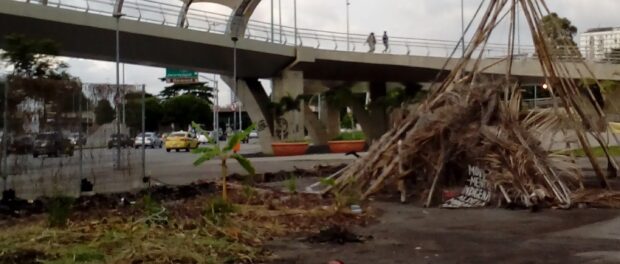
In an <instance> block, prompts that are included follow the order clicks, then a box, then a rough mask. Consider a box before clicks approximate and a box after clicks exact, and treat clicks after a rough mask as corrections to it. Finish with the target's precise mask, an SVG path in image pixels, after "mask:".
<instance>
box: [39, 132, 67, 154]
mask: <svg viewBox="0 0 620 264" xmlns="http://www.w3.org/2000/svg"><path fill="white" fill-rule="evenodd" d="M62 154H66V155H69V156H73V145H72V144H71V141H70V140H69V139H68V138H66V137H64V136H63V135H62V133H60V132H46V133H40V134H38V135H37V136H36V137H35V139H34V147H33V150H32V156H33V157H35V158H37V157H39V156H40V155H47V156H50V157H59V156H60V155H62Z"/></svg>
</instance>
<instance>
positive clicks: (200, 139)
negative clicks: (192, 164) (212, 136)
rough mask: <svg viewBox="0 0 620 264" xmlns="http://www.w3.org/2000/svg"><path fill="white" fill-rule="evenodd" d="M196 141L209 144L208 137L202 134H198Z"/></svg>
mask: <svg viewBox="0 0 620 264" xmlns="http://www.w3.org/2000/svg"><path fill="white" fill-rule="evenodd" d="M198 143H200V144H209V138H208V137H207V136H205V135H203V134H200V135H198Z"/></svg>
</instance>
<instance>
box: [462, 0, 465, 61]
mask: <svg viewBox="0 0 620 264" xmlns="http://www.w3.org/2000/svg"><path fill="white" fill-rule="evenodd" d="M461 57H465V12H464V4H463V0H461Z"/></svg>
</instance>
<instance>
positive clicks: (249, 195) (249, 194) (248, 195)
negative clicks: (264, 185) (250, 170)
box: [242, 184, 256, 203]
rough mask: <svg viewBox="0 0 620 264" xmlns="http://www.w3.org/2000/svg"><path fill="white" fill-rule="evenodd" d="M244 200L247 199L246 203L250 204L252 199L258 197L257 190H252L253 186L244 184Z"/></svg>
mask: <svg viewBox="0 0 620 264" xmlns="http://www.w3.org/2000/svg"><path fill="white" fill-rule="evenodd" d="M242 194H243V198H245V200H246V203H250V201H252V199H253V198H254V197H255V196H256V190H254V188H252V186H250V185H248V184H243V192H242Z"/></svg>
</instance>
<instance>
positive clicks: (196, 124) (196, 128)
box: [192, 121, 205, 134]
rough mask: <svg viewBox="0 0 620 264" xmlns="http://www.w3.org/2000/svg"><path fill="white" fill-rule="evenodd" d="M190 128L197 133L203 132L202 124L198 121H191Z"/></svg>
mask: <svg viewBox="0 0 620 264" xmlns="http://www.w3.org/2000/svg"><path fill="white" fill-rule="evenodd" d="M192 128H193V129H194V130H196V133H198V134H205V130H204V129H202V124H198V123H196V122H194V121H192Z"/></svg>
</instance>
